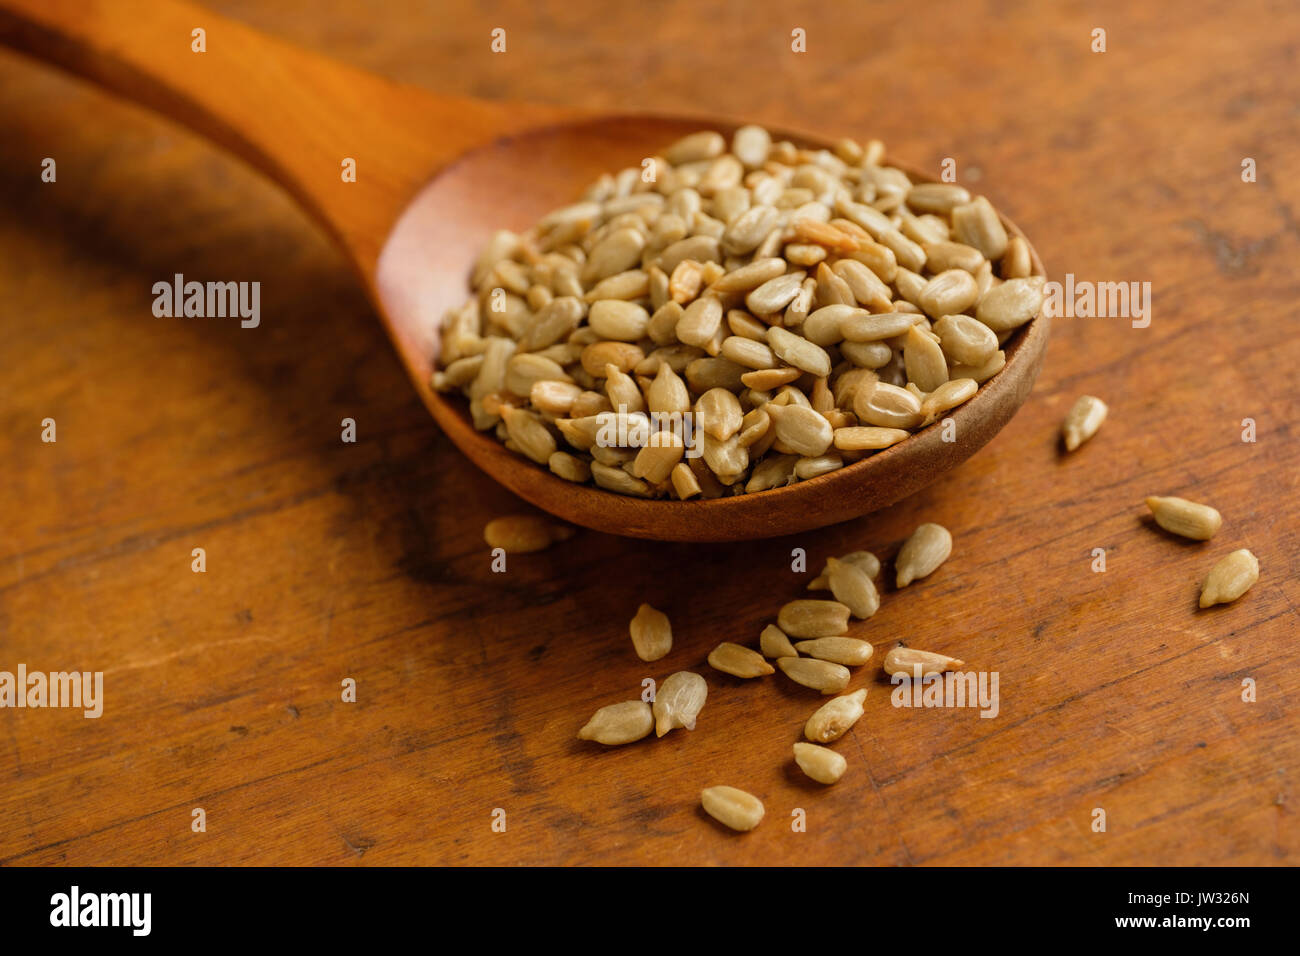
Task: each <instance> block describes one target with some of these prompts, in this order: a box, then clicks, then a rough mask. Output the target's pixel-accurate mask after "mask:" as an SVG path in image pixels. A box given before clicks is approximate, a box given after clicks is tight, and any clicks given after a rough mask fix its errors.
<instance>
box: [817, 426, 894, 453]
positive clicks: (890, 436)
mask: <svg viewBox="0 0 1300 956" xmlns="http://www.w3.org/2000/svg"><path fill="white" fill-rule="evenodd" d="M911 434H912V433H911V432H909V431H905V430H904V429H902V428H879V427H876V426H859V425H850V426H847V427H845V428H837V429H835V447H836V448H838V449H839V450H840V451H877V450H879V449H881V448H888V447H889V446H890V445H897V444H898V443H899V442H900V441H902V440H903V439H904V438H909V437H911Z"/></svg>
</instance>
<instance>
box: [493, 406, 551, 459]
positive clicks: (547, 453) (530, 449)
mask: <svg viewBox="0 0 1300 956" xmlns="http://www.w3.org/2000/svg"><path fill="white" fill-rule="evenodd" d="M501 417H502V418H503V419H504V420H505V423H506V431H507V432H508V433H509V435H510V440H511V441H513V442H514V443H515V444H516V445H517V446H518V447H519V450H520V451H522V452H523V453H524V454H525V455H527V456H528V457H529V458H531V459H532V460H533V461H535V462H537V463H538V464H539V465H545V464H546V463H547V461H548V460H549V459H550V457H551V455H553V454H555V438H554V437H553V436H552V435H551V433H550V432H549V431H547V429H546V426H545V425H543V424H542V422H541V419H540V418H538V416H537V415H536V414H534V413H533V412H527V411H524V410H523V409H522V408H512V407H510V406H509V405H505V406H502V408H501Z"/></svg>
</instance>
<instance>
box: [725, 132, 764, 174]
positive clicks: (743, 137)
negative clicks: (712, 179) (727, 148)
mask: <svg viewBox="0 0 1300 956" xmlns="http://www.w3.org/2000/svg"><path fill="white" fill-rule="evenodd" d="M771 148H772V137H771V135H770V134H769V133H768V131H767V130H765V129H763V127H761V126H742V127H740V129H738V130H736V133H735V135H734V136H732V138H731V152H732V154H733V155H735V157H736V158H737V159H738V160H740V161H741V162H742V163H744V164H745V168H746V169H757V168H758V167H759V166H762V165H763V164H764V163H765V162H767V151H768V150H769V149H771Z"/></svg>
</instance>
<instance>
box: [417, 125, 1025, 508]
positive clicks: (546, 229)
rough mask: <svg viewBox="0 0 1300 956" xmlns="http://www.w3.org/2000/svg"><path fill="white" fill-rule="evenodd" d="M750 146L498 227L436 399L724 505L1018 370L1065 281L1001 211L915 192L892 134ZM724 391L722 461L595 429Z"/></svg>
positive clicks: (675, 161) (438, 378) (611, 179)
mask: <svg viewBox="0 0 1300 956" xmlns="http://www.w3.org/2000/svg"><path fill="white" fill-rule="evenodd" d="M731 139H732V142H731V144H730V145H731V148H732V149H734V150H735V152H728V145H729V144H728V140H727V139H726V138H724V137H722V136H721V135H719V134H718V133H716V132H713V131H708V130H706V131H703V132H700V133H697V134H692V135H691V136H688V137H685V138H683V139H681V140H679V141H678V142H676V143H674V144H672V145H670V146H668V147H667V148H666V149H664V150H662V151H661V155H654V156H651V157H650V160H649V162H648V163H647V164H646V165H647V166H651V167H653V173H654V175H653V176H652V177H650V178H649V180H648V181H646V179H644V178H643V176H642V173H643V170H641V169H640V168H639V167H637V166H628V167H626V168H624V169H621V170H619V171H617V172H616V173H610V174H606V175H604V176H602V177H601V178H600V179H599V180H597V182H596V183H594V184H593V185H592V186H591V187H590V188H589V189H587V190H586V191H585V192H584V193H583V194H582V198H581V199H580V200H579V201H578V202H576V203H573V204H571V205H569V206H565V207H563V208H560V209H557V210H554V211H553V212H551V213H550V214H548V215H546V216H543V217H542V218H541V219H540V220H539V221H538V222H537V223H536V224H535V225H534V226H533V227H532V228H530V229H529V230H528V231H527V232H523V233H518V234H516V233H509V232H502V233H498V234H496V235H495V236H494V237H493V238H492V239H491V240H490V241H489V242H488V244H487V247H486V248H485V249H484V250H483V251H482V252H481V254H480V256H479V258H478V260H477V261H476V263H475V267H474V269H473V274H472V276H471V279H472V295H471V297H470V298H469V299H468V300H467V301H466V302H465V303H464V305H463V306H462V307H460V308H457V309H451V310H448V311H447V312H446V313H445V314H444V317H443V319H442V320H441V322H440V323H439V324H440V327H441V328H440V334H441V348H440V349H439V350H438V353H437V356H436V357H437V360H438V365H439V368H438V369H437V370H436V371H435V372H434V373H433V375H432V379H431V382H432V386H433V387H434V388H436V389H437V390H439V391H449V390H453V389H459V390H460V391H461V392H462V393H463V394H464V395H465V396H466V397H467V398H468V399H469V411H470V416H471V418H472V421H473V424H474V426H475V428H476V429H478V430H479V431H485V432H491V433H492V434H493V435H495V436H496V438H497V439H498V440H499V441H501V442H502V443H504V444H505V445H506V447H507V448H508V449H510V450H511V451H514V452H518V453H520V454H523V455H525V456H527V457H529V458H531V459H533V460H534V461H536V462H538V463H539V464H542V465H544V466H546V467H549V468H551V470H552V471H553V472H554V473H555V474H557V475H559V476H560V477H562V478H566V479H568V480H570V481H575V482H594V483H595V484H596V485H597V486H598V487H601V488H605V489H608V490H612V491H617V492H620V493H623V494H630V495H636V496H640V497H646V498H670V497H677V498H682V497H692V496H694V495H696V494H698V495H701V496H703V497H705V498H719V497H722V496H724V495H728V494H739V493H758V492H761V491H763V490H765V489H768V488H774V487H777V486H780V485H783V484H786V483H788V482H794V481H806V480H812V479H816V478H818V477H819V476H822V475H825V474H827V473H828V472H830V471H833V470H835V469H837V468H842V467H844V466H845V465H846V464H851V463H852V462H855V461H857V460H859V459H861V458H863V457H866V455H868V454H869V453H871V452H873V451H878V450H880V449H882V448H885V447H887V446H888V445H890V444H892V443H893V442H894V441H895V440H901V436H896V435H894V434H891V433H890V432H889V431H887V430H888V429H897V430H899V431H900V432H901V434H902V435H904V436H905V435H906V434H908V433H910V432H912V431H914V430H917V429H920V428H924V427H926V426H928V425H930V424H932V423H933V422H934V421H936V420H937V417H938V416H939V415H941V414H943V412H944V411H946V410H947V409H949V408H952V407H955V405H956V404H957V403H958V402H960V401H964V400H966V399H967V398H968V397H969V393H970V389H971V383H974V386H975V387H976V389H978V385H979V384H980V383H983V382H985V381H987V380H988V379H989V378H991V377H993V376H994V375H996V373H997V372H998V371H999V370H1000V369H1001V368H1002V367H1003V366H1004V364H1005V361H1006V357H1005V354H1004V353H1003V352H1001V351H999V350H998V348H997V346H999V345H1000V344H1002V343H1005V342H1008V341H1009V340H1010V339H1011V337H1012V336H1013V335H1014V333H1015V329H1016V328H1017V327H1018V326H1019V325H1022V324H1023V323H1024V322H1025V321H1027V320H1028V319H1029V318H1031V317H1032V316H1033V315H1034V314H1036V312H1037V310H1038V309H1039V308H1040V307H1041V300H1042V294H1043V287H1044V282H1045V281H1046V280H1045V277H1043V276H1031V275H1030V274H1029V273H1030V272H1031V271H1032V270H1033V268H1034V260H1033V256H1032V250H1030V249H1029V247H1028V244H1027V243H1026V242H1025V241H1024V240H1023V239H1022V238H1021V237H1019V236H1016V237H1007V236H1006V227H1005V226H1004V225H1003V224H1002V221H1001V220H1000V218H999V217H998V215H997V212H996V210H994V209H993V207H992V206H991V205H990V204H989V202H988V200H986V199H984V198H982V197H979V198H972V197H971V195H970V194H969V193H968V192H967V191H966V190H965V189H964V188H962V187H960V186H956V185H955V184H951V183H913V182H912V181H911V179H910V177H909V176H908V175H907V174H906V173H904V172H903V171H902V170H900V169H897V168H894V167H890V166H884V165H880V164H881V163H882V162H883V159H882V155H883V147H882V146H881V144H880V143H879V142H878V141H872V142H870V143H869V144H867V145H866V146H859V145H856V144H855V143H852V142H849V141H845V142H844V143H841V144H840V145H839V146H838V147H837V148H836V150H834V151H832V150H827V149H814V148H801V147H799V146H797V145H795V144H794V143H793V142H789V141H782V142H779V143H776V144H772V143H771V140H770V137H769V136H768V134H767V133H766V132H765V131H763V130H762V129H761V128H759V127H746V128H744V129H742V130H738V131H737V132H736V133H735V135H734V137H732V138H731ZM846 157H847V162H846ZM502 295H504V309H502V308H501V302H500V301H499V300H500V299H501V298H502ZM744 307H748V311H746V309H745V308H744ZM972 314H973V317H972ZM927 316H928V318H927ZM931 319H933V320H934V321H933V325H932V324H931V321H930V320H931ZM647 343H649V344H647ZM647 352H650V354H649V355H648V356H647V354H646V353H647ZM683 380H684V381H683ZM954 382H959V383H960V384H953V383H954ZM719 388H720V389H725V390H726V391H727V392H729V393H730V394H731V397H732V399H733V400H734V401H736V402H737V403H738V404H739V406H740V408H739V411H740V413H741V415H742V425H741V426H740V431H733V430H732V419H733V416H731V415H730V414H728V415H726V417H725V419H724V421H725V422H726V425H725V427H726V429H727V433H726V435H725V437H719V435H718V434H712V437H711V438H707V439H706V440H705V441H704V442H703V444H704V446H705V447H704V448H703V451H704V453H705V457H703V458H702V459H699V458H692V459H691V460H690V461H689V462H682V461H678V460H675V450H674V449H673V448H668V447H667V445H665V444H663V443H661V445H660V447H658V448H655V449H646V448H644V447H643V445H642V444H641V443H640V442H637V443H631V442H621V443H620V445H619V446H617V447H614V446H611V445H610V444H609V443H608V442H597V441H596V440H595V438H594V437H593V436H592V435H590V434H588V431H590V429H589V428H588V427H587V421H588V420H589V419H593V418H595V417H596V416H599V415H601V414H602V413H605V412H610V411H615V410H617V409H619V407H620V406H621V407H622V408H623V410H624V411H626V412H635V413H640V412H641V411H645V412H647V413H650V414H660V415H670V416H671V415H677V414H682V415H684V414H686V413H687V412H689V411H691V410H692V406H694V405H695V403H696V401H697V399H698V398H699V396H701V395H703V394H704V393H706V392H708V391H709V390H710V389H719ZM711 401H716V400H711ZM769 406H770V407H771V408H775V409H779V410H778V411H776V412H775V413H774V414H769V412H768V411H767V409H768V408H769ZM809 410H810V411H809ZM813 413H816V415H818V416H820V417H814V415H813ZM968 414H969V415H973V414H975V412H974V411H971V412H968ZM827 425H829V427H830V433H829V435H828V434H827V431H826V426H827ZM846 429H847V430H846ZM717 431H718V428H717V427H716V426H715V427H714V428H713V429H712V433H716V432H717ZM741 432H743V435H742V434H741ZM708 434H711V432H708V431H706V435H708ZM561 438H562V439H563V441H566V442H568V443H569V445H571V446H573V453H570V452H569V451H567V450H566V451H564V452H560V451H559V450H558V449H556V448H555V447H554V445H555V442H556V441H558V440H560V439H561ZM638 449H640V450H642V451H644V452H646V454H645V455H644V458H640V457H639V456H638ZM683 464H684V465H686V466H687V467H686V469H685V470H679V469H678V468H677V467H676V466H678V465H683ZM683 476H689V477H690V478H692V479H693V480H691V481H687V480H686V477H683Z"/></svg>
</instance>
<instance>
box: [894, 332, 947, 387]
mask: <svg viewBox="0 0 1300 956" xmlns="http://www.w3.org/2000/svg"><path fill="white" fill-rule="evenodd" d="M903 367H904V368H905V369H906V371H907V378H908V381H910V382H914V383H915V384H916V386H917V388H919V389H921V391H923V392H933V391H934V390H935V389H936V388H938V387H939V386H940V385H942V384H944V383H945V382H947V381H948V360H947V358H945V357H944V354H943V350H942V349H940V348H939V343H937V342H936V341H935V340H934V339H933V338H931V337H930V335H929V334H928V333H926V332H922V331H921V329H920V327H919V326H915V325H914V326H912V327H911V328H910V329H908V330H907V335H906V336H905V337H904V344H903Z"/></svg>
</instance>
